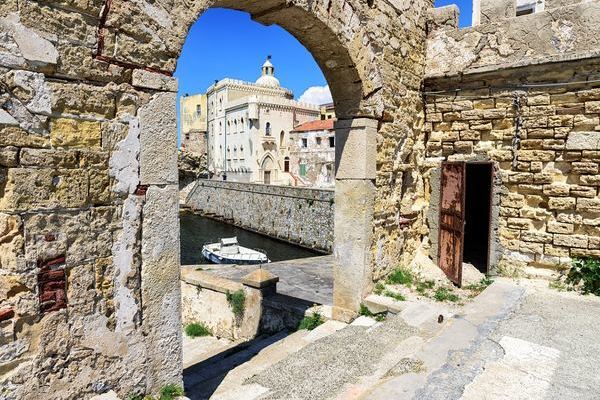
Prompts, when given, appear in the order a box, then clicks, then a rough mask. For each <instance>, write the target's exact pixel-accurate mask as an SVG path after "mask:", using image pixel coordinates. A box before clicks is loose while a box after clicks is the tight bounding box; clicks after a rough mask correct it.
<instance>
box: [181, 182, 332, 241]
mask: <svg viewBox="0 0 600 400" xmlns="http://www.w3.org/2000/svg"><path fill="white" fill-rule="evenodd" d="M184 206H187V207H189V208H191V209H193V210H194V211H197V212H200V213H202V214H204V215H207V216H209V217H212V218H216V219H219V220H222V221H225V222H227V223H230V224H233V225H236V226H239V227H242V228H245V229H249V230H252V231H255V232H258V233H261V234H264V235H267V236H270V237H274V238H277V239H281V240H284V241H287V242H290V243H294V244H297V245H300V246H304V247H309V248H311V249H315V250H320V251H324V252H331V251H332V249H333V209H334V191H333V190H325V189H308V188H297V187H288V186H272V185H261V184H253V183H238V182H223V181H213V180H198V181H197V182H196V184H195V186H194V188H193V189H192V190H191V191H190V193H189V195H188V196H187V197H186V199H185V200H184Z"/></svg>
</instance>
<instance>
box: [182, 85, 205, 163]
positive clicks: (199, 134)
mask: <svg viewBox="0 0 600 400" xmlns="http://www.w3.org/2000/svg"><path fill="white" fill-rule="evenodd" d="M206 115H207V109H206V95H205V94H195V95H191V96H189V95H187V94H186V95H184V96H182V97H181V98H180V99H179V116H180V119H179V120H180V124H181V144H180V149H181V150H183V151H186V152H188V153H192V154H195V155H198V156H200V155H203V154H205V153H206Z"/></svg>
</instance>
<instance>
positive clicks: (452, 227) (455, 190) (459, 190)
mask: <svg viewBox="0 0 600 400" xmlns="http://www.w3.org/2000/svg"><path fill="white" fill-rule="evenodd" d="M465 176H466V164H465V163H464V162H443V163H442V177H441V178H442V179H441V181H442V182H441V183H442V184H441V195H440V237H439V242H438V244H439V251H438V255H439V260H438V263H439V266H440V268H441V269H442V271H444V273H445V274H446V276H447V277H448V279H450V280H451V281H452V282H454V283H455V284H457V285H458V286H460V284H461V280H462V262H463V241H464V231H465Z"/></svg>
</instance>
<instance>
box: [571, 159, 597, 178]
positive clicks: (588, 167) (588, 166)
mask: <svg viewBox="0 0 600 400" xmlns="http://www.w3.org/2000/svg"><path fill="white" fill-rule="evenodd" d="M571 165H572V167H573V168H572V169H571V172H572V173H574V174H582V175H583V174H597V173H598V163H596V162H591V161H582V162H573V163H572V164H571Z"/></svg>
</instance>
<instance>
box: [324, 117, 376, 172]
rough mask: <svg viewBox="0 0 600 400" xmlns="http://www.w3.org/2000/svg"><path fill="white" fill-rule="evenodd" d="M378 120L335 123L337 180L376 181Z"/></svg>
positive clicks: (361, 119)
mask: <svg viewBox="0 0 600 400" xmlns="http://www.w3.org/2000/svg"><path fill="white" fill-rule="evenodd" d="M377 125H378V122H377V120H373V119H368V118H355V119H351V120H338V121H336V122H335V144H336V145H335V164H336V167H335V176H336V179H375V178H376V176H377V173H376V157H377Z"/></svg>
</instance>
